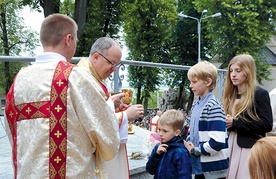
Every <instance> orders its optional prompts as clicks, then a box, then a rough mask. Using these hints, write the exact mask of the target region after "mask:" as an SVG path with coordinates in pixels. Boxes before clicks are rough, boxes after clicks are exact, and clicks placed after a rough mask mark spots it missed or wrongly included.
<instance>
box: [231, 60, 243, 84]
mask: <svg viewBox="0 0 276 179" xmlns="http://www.w3.org/2000/svg"><path fill="white" fill-rule="evenodd" d="M229 72H230V78H231V81H232V83H233V85H235V86H242V85H243V84H244V82H245V80H246V76H245V74H244V73H243V71H242V70H241V68H240V66H239V65H238V64H237V63H233V64H232V65H231V66H230V69H229Z"/></svg>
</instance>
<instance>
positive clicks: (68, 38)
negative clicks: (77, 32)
mask: <svg viewBox="0 0 276 179" xmlns="http://www.w3.org/2000/svg"><path fill="white" fill-rule="evenodd" d="M71 38H72V34H67V35H66V37H65V43H66V46H68V47H69V46H70V45H71V44H70V43H71Z"/></svg>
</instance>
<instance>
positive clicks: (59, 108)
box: [55, 104, 62, 112]
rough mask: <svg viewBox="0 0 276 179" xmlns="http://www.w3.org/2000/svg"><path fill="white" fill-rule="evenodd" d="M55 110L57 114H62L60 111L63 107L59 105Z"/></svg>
mask: <svg viewBox="0 0 276 179" xmlns="http://www.w3.org/2000/svg"><path fill="white" fill-rule="evenodd" d="M55 110H56V111H57V112H60V111H61V110H62V107H60V105H59V104H58V105H57V107H55Z"/></svg>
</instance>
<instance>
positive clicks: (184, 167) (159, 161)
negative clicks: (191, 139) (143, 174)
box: [146, 136, 192, 179]
mask: <svg viewBox="0 0 276 179" xmlns="http://www.w3.org/2000/svg"><path fill="white" fill-rule="evenodd" d="M166 144H167V145H168V146H169V147H168V148H167V152H165V153H163V154H161V155H157V154H156V151H157V148H158V146H159V145H160V144H157V145H156V146H155V147H154V149H153V150H152V153H151V155H150V157H149V160H148V162H147V164H146V170H147V171H148V172H149V173H150V174H152V175H153V174H154V178H156V179H162V178H163V179H180V178H181V179H191V178H192V168H191V163H190V156H189V152H188V150H187V149H186V148H185V146H184V144H183V140H182V139H181V137H179V136H177V137H174V138H173V139H172V140H170V141H169V142H167V143H166Z"/></svg>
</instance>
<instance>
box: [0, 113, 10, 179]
mask: <svg viewBox="0 0 276 179" xmlns="http://www.w3.org/2000/svg"><path fill="white" fill-rule="evenodd" d="M0 178H1V179H2V178H3V179H12V178H13V168H12V162H11V145H10V142H9V139H8V137H7V135H6V131H5V128H4V120H3V117H2V116H1V117H0Z"/></svg>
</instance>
